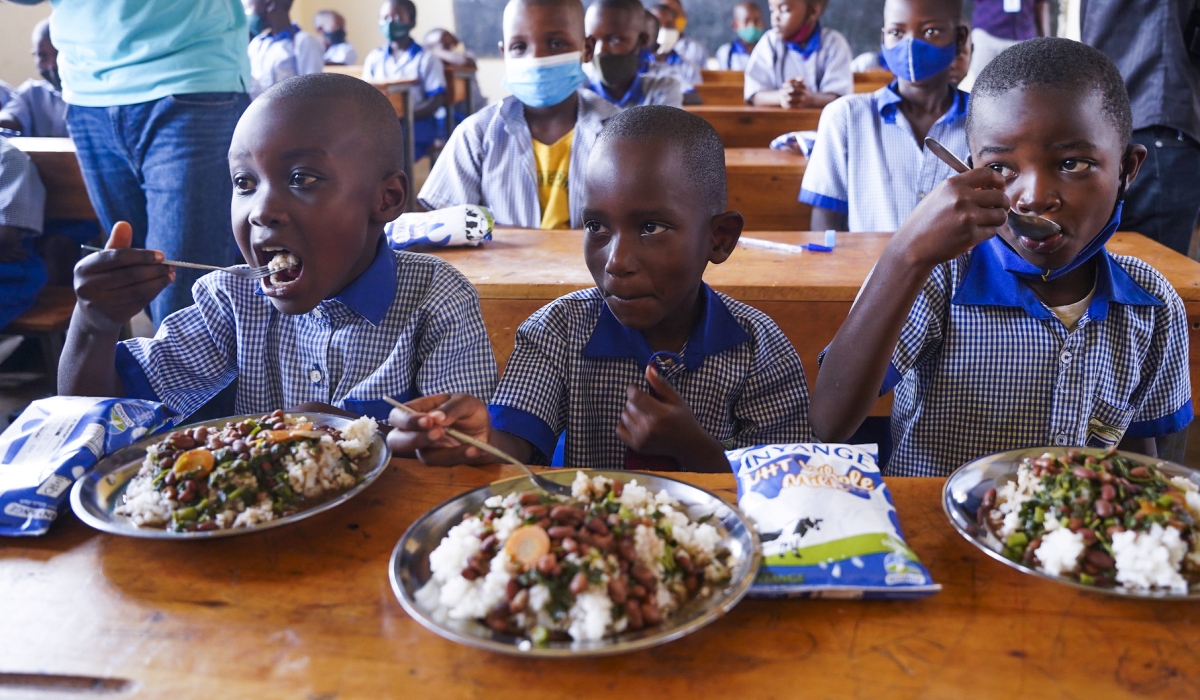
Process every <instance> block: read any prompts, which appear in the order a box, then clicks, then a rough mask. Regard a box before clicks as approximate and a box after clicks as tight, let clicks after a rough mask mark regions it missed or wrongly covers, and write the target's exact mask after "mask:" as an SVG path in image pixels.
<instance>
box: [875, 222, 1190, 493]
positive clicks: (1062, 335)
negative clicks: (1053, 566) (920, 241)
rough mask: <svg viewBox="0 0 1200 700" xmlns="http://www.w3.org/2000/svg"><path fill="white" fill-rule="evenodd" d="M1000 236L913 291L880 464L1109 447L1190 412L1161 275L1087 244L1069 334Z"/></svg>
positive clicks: (1172, 427) (924, 472)
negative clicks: (1091, 281)
mask: <svg viewBox="0 0 1200 700" xmlns="http://www.w3.org/2000/svg"><path fill="white" fill-rule="evenodd" d="M1004 245H1005V244H1004V243H1003V242H1002V241H1001V240H1000V239H999V238H992V239H990V240H989V241H987V242H985V243H983V244H981V245H979V246H977V247H976V248H975V249H974V250H972V251H971V252H969V253H966V254H964V255H962V256H960V257H958V258H957V259H955V260H951V261H950V262H947V263H944V264H942V265H939V266H938V267H937V268H935V269H934V271H933V274H932V275H930V277H929V281H928V282H926V284H925V288H924V289H923V290H922V291H921V294H920V295H919V296H918V297H917V301H916V303H915V304H914V305H913V309H912V311H911V312H910V313H909V315H908V321H907V322H906V323H905V325H904V329H903V330H902V331H901V333H900V340H899V342H898V343H897V344H896V350H895V352H894V353H893V355H892V365H891V367H890V368H889V369H888V379H887V380H886V382H885V385H884V391H885V392H886V391H887V390H888V389H890V388H891V387H892V386H895V389H896V402H895V405H894V406H893V408H892V438H893V440H894V441H895V445H896V447H895V452H894V453H893V454H892V458H891V462H890V463H889V464H888V466H887V473H888V474H889V475H896V476H946V475H948V474H950V472H951V471H953V470H954V469H956V468H958V467H959V466H962V465H963V464H965V463H967V462H968V461H970V460H972V459H974V458H976V457H981V456H984V455H988V454H992V453H994V452H999V451H1002V450H1010V449H1017V448H1022V447H1035V446H1038V445H1092V446H1106V445H1112V444H1116V443H1117V442H1119V441H1120V440H1121V438H1122V437H1123V436H1129V437H1135V438H1146V437H1157V436H1161V435H1167V434H1170V433H1173V432H1177V431H1179V430H1182V429H1183V428H1184V427H1186V426H1187V425H1188V423H1190V422H1191V419H1192V397H1191V394H1192V392H1191V385H1190V381H1189V378H1188V337H1187V317H1186V315H1185V313H1184V308H1183V302H1182V301H1181V300H1180V298H1179V295H1178V294H1176V293H1175V290H1174V289H1173V288H1172V287H1171V285H1170V284H1169V283H1168V282H1167V280H1166V279H1164V278H1163V276H1162V275H1161V274H1159V273H1158V272H1157V271H1156V270H1155V269H1154V268H1152V267H1150V266H1149V265H1147V264H1146V263H1144V262H1142V261H1141V260H1138V259H1137V258H1131V257H1125V256H1119V255H1111V254H1109V253H1108V252H1107V251H1104V252H1102V253H1101V254H1100V255H1097V256H1096V260H1097V265H1096V288H1095V293H1094V296H1093V299H1092V302H1091V304H1090V305H1089V306H1088V309H1087V312H1086V313H1085V314H1084V316H1083V318H1081V319H1080V320H1079V322H1078V324H1077V325H1076V326H1075V329H1074V330H1071V331H1068V330H1067V328H1066V327H1065V326H1064V325H1063V323H1062V322H1061V321H1060V320H1059V319H1058V317H1057V316H1055V315H1054V313H1053V312H1052V311H1051V310H1050V309H1049V308H1048V307H1047V306H1046V305H1045V304H1043V303H1042V302H1041V300H1039V299H1038V298H1037V296H1035V295H1034V293H1033V291H1032V290H1031V289H1030V288H1029V286H1028V285H1026V284H1025V283H1024V282H1022V281H1021V280H1020V279H1019V278H1018V277H1016V276H1015V275H1013V274H1012V273H1011V272H1009V271H1008V270H1007V269H1005V264H1004V262H1003V258H1002V257H1001V255H1000V251H999V246H1004ZM897 382H899V383H898V384H897Z"/></svg>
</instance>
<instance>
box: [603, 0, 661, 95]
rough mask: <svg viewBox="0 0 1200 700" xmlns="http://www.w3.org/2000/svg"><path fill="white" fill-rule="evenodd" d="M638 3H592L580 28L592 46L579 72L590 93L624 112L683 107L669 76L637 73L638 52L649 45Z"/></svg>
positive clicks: (637, 0)
mask: <svg viewBox="0 0 1200 700" xmlns="http://www.w3.org/2000/svg"><path fill="white" fill-rule="evenodd" d="M645 17H646V12H645V10H644V9H642V2H641V0H596V2H594V3H592V5H591V7H589V8H588V10H587V15H585V17H584V27H585V29H586V31H587V36H588V39H590V40H592V41H594V42H595V44H596V48H595V51H594V52H593V56H592V62H591V63H588V64H585V65H584V67H583V70H584V72H585V73H587V75H588V80H590V81H591V86H590V87H591V88H592V92H594V93H596V94H597V95H599V96H601V97H603V98H604V99H606V100H608V101H609V102H611V103H613V104H614V105H616V106H618V107H620V108H622V109H624V108H627V107H638V106H641V105H666V106H668V107H682V106H683V89H682V88H681V87H680V85H679V81H678V80H676V79H675V78H672V77H671V76H669V75H647V74H643V73H642V72H641V63H642V52H643V51H645V49H646V47H647V46H649V45H650V35H649V34H647V33H646V22H645Z"/></svg>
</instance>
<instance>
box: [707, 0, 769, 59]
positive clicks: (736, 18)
mask: <svg viewBox="0 0 1200 700" xmlns="http://www.w3.org/2000/svg"><path fill="white" fill-rule="evenodd" d="M766 27H767V25H766V22H764V21H763V16H762V10H761V9H760V8H759V6H758V3H756V2H749V1H747V2H739V3H738V4H736V5H734V6H733V33H734V34H736V35H737V38H736V39H734V40H733V41H731V42H729V43H728V44H721V46H720V48H718V49H717V69H718V70H741V71H744V70H746V64H747V63H749V62H750V52H752V51H754V47H755V46H756V45H757V44H758V40H759V39H761V38H762V35H763V33H764V32H765V31H766Z"/></svg>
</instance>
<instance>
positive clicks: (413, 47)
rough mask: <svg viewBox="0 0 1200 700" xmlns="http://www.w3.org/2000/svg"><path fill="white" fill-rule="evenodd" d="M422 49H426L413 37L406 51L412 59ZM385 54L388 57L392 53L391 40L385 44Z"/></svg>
mask: <svg viewBox="0 0 1200 700" xmlns="http://www.w3.org/2000/svg"><path fill="white" fill-rule="evenodd" d="M422 51H424V49H422V48H421V45H420V44H418V43H417V41H416V40H415V39H413V40H411V43H409V45H408V48H407V49H405V50H404V53H405V54H407V55H408V58H409V59H410V60H411V59H412V57H413V56H416V55H417V54H419V53H421V52H422ZM383 55H384V56H388V57H390V56H391V55H392V42H390V41H389V42H388V43H386V44H384V45H383Z"/></svg>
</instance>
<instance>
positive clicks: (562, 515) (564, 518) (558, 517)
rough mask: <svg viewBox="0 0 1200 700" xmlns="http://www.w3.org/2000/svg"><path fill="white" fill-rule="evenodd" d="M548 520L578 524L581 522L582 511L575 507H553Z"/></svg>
mask: <svg viewBox="0 0 1200 700" xmlns="http://www.w3.org/2000/svg"><path fill="white" fill-rule="evenodd" d="M550 519H551V520H553V521H554V522H556V523H579V522H582V521H583V510H582V509H580V508H576V507H575V506H554V507H553V508H551V509H550Z"/></svg>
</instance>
